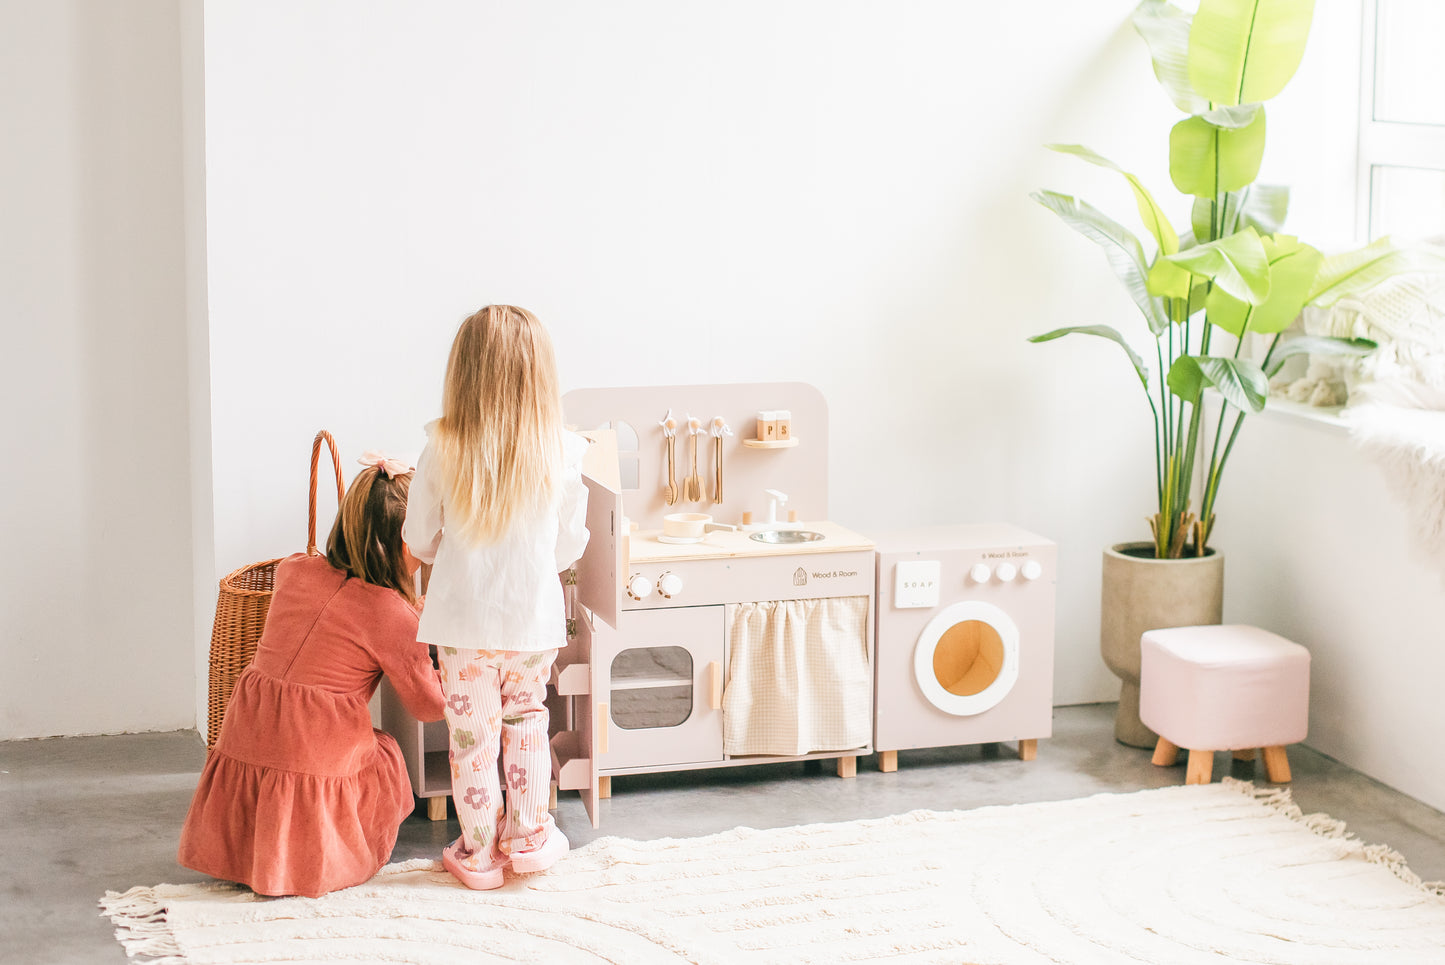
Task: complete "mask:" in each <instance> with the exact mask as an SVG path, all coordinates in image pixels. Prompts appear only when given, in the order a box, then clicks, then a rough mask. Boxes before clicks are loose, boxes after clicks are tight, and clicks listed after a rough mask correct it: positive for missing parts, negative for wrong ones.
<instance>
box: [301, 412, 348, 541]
mask: <svg viewBox="0 0 1445 965" xmlns="http://www.w3.org/2000/svg"><path fill="white" fill-rule="evenodd" d="M323 439H324V440H326V447H327V448H328V449H330V450H331V468H333V469H335V470H336V506H337V508H338V509H339V508H340V507H341V497H342V496H344V495H345V494H346V487H345V486H344V485H343V484H342V482H341V457H340V456H338V455H337V454H336V440H335V439H334V438H332V436H331V433H329V432H327V431H326V430H325V429H322V430H321V431H320V432H318V433H316V438H315V439H313V440H312V441H311V495H310V502H309V504H308V506H307V513H306V555H307V556H315V555H316V469H317V465H318V464H319V463H320V462H321V441H322V440H323Z"/></svg>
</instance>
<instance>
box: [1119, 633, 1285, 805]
mask: <svg viewBox="0 0 1445 965" xmlns="http://www.w3.org/2000/svg"><path fill="white" fill-rule="evenodd" d="M1139 649H1140V663H1139V718H1140V719H1141V720H1142V721H1143V722H1144V724H1145V726H1147V727H1148V728H1149V729H1150V730H1152V731H1154V733H1156V734H1158V735H1159V744H1158V746H1157V747H1155V749H1154V763H1155V764H1159V765H1161V766H1163V767H1168V766H1169V765H1171V764H1173V763H1174V761H1175V759H1176V758H1177V756H1178V754H1179V749H1180V748H1181V747H1185V748H1188V749H1189V768H1188V772H1187V774H1186V776H1185V779H1184V783H1186V784H1208V783H1209V782H1210V781H1211V780H1213V777H1214V774H1213V771H1214V752H1215V751H1233V752H1234V756H1235V758H1237V759H1239V760H1253V759H1254V753H1255V749H1256V748H1262V749H1263V750H1264V768H1265V773H1266V774H1267V775H1268V776H1269V779H1270V780H1271V781H1273V782H1275V783H1277V784H1283V783H1287V782H1288V781H1289V778H1290V774H1289V758H1288V757H1287V756H1285V746H1286V745H1288V744H1295V743H1298V742H1299V741H1302V740H1304V738H1305V734H1306V733H1308V731H1309V704H1310V653H1309V651H1308V650H1306V649H1305V648H1304V647H1302V646H1300V645H1299V644H1297V643H1292V642H1290V641H1289V640H1286V639H1285V638H1284V637H1281V636H1279V635H1277V634H1273V633H1270V632H1269V631H1268V630H1261V629H1259V628H1258V627H1251V626H1244V625H1242V624H1233V625H1224V626H1205V627H1170V628H1168V629H1164V630H1146V631H1145V632H1144V634H1143V636H1142V637H1140V639H1139Z"/></svg>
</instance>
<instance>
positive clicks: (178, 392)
mask: <svg viewBox="0 0 1445 965" xmlns="http://www.w3.org/2000/svg"><path fill="white" fill-rule="evenodd" d="M178 45H179V38H178V11H177V4H176V2H175V0H153V2H152V0H132V2H129V3H127V4H124V5H118V4H110V3H103V2H55V3H7V4H4V5H3V6H0V118H3V120H4V126H5V130H6V149H5V150H4V151H3V152H0V224H3V225H4V230H3V231H0V298H3V302H0V305H3V316H4V332H5V345H4V348H3V350H0V411H4V412H5V413H6V416H5V418H6V430H7V431H6V434H5V442H6V452H5V463H6V465H5V471H4V477H5V483H4V486H3V493H4V498H3V499H0V532H3V533H4V534H5V541H6V552H5V555H4V557H3V559H0V614H3V617H0V620H3V633H4V636H3V639H0V739H9V738H20V737H39V736H47V735H54V734H87V733H113V732H117V731H128V730H167V729H174V728H182V727H190V726H192V725H193V723H194V720H195V699H194V693H195V678H196V673H197V667H196V663H195V660H194V648H193V643H192V640H193V636H194V628H193V619H192V614H193V612H194V601H193V598H192V569H193V568H192V559H191V551H192V547H191V538H192V530H193V528H192V523H191V515H190V513H191V470H190V465H191V447H190V440H189V435H188V432H189V428H188V426H189V422H188V419H189V416H188V413H189V411H190V407H189V405H188V394H189V387H188V381H187V342H186V330H185V305H184V299H185V265H184V259H183V252H182V222H181V218H182V214H181V210H182V195H181V191H180V177H181V167H180V161H181V118H180V109H179V92H180V73H179V69H180V64H179V58H178V54H177V51H178Z"/></svg>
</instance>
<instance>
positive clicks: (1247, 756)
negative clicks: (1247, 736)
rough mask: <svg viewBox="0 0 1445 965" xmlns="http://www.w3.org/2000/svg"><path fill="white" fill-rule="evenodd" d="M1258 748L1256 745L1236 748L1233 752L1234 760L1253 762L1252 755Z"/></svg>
mask: <svg viewBox="0 0 1445 965" xmlns="http://www.w3.org/2000/svg"><path fill="white" fill-rule="evenodd" d="M1258 750H1259V748H1258V747H1246V748H1243V749H1241V750H1237V751H1235V752H1234V759H1235V760H1236V761H1249V762H1250V763H1254V755H1255V753H1256V752H1257V751H1258Z"/></svg>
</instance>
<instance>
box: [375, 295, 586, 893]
mask: <svg viewBox="0 0 1445 965" xmlns="http://www.w3.org/2000/svg"><path fill="white" fill-rule="evenodd" d="M427 434H428V438H427V444H426V448H425V449H424V450H423V451H422V454H421V457H420V459H419V460H418V461H417V470H416V478H415V480H414V482H413V483H412V487H411V497H410V499H409V501H408V504H407V514H406V524H405V527H404V530H403V535H404V536H405V538H406V542H407V545H408V546H409V547H410V549H411V552H412V553H413V554H414V555H415V556H417V557H418V558H419V559H421V560H423V561H424V562H428V563H433V564H434V566H433V569H432V574H431V582H430V585H429V586H428V590H427V599H426V608H425V609H424V610H423V612H422V617H421V626H420V629H419V631H418V634H417V636H418V638H419V639H420V640H422V641H424V642H426V643H430V644H434V645H436V647H437V652H438V662H439V664H440V671H441V680H442V690H443V691H444V693H445V695H446V719H447V727H448V729H449V731H450V748H449V751H450V758H451V767H452V799H453V800H454V801H455V802H456V808H457V818H458V819H459V821H460V822H461V827H462V835H461V837H460V838H458V839H457V840H456V841H454V842H452V843H451V844H450V845H448V846H447V848H446V849H445V850H444V851H443V852H442V861H443V863H444V864H445V865H446V867H447V869H448V870H449V871H451V873H452V874H453V875H455V876H456V877H457V878H458V879H459V880H461V881H462V882H463V883H464V884H466V885H467V886H468V887H469V888H475V889H489V888H496V887H499V886H500V885H501V884H502V874H503V869H505V868H506V867H508V866H510V867H511V869H512V870H513V871H516V872H519V873H527V872H532V871H542V870H544V869H546V868H548V867H550V866H551V865H552V864H553V863H554V862H556V861H557V859H558V858H560V857H562V856H563V855H564V854H566V853H567V848H568V844H567V838H566V836H565V835H563V833H562V832H561V831H560V830H559V829H558V828H557V827H556V825H555V823H554V822H553V820H552V815H551V814H550V813H549V812H548V810H547V803H548V797H549V792H550V784H551V756H550V751H549V748H548V743H547V708H546V705H545V704H544V703H543V701H544V699H545V697H546V691H547V679H548V677H549V675H550V673H551V668H552V662H553V660H554V659H555V658H556V656H557V651H558V649H559V648H561V647H563V646H565V645H566V620H565V613H564V609H563V600H562V588H561V583H560V581H559V580H558V577H557V574H558V573H559V572H561V571H562V570H565V569H566V568H568V567H569V566H571V565H572V563H574V562H575V561H576V560H577V558H578V557H579V556H580V555H581V554H582V550H583V548H584V547H585V546H586V545H587V536H588V534H587V529H586V525H585V518H586V508H587V491H586V489H585V488H584V487H583V485H582V476H581V465H582V455H583V453H584V452H585V450H586V448H587V442H586V440H585V439H583V438H581V437H580V436H577V435H575V434H573V433H570V432H565V431H564V430H563V428H562V400H561V396H560V393H559V391H558V384H557V370H556V361H555V359H554V357H553V353H552V343H551V339H550V338H548V336H547V331H546V329H544V328H543V327H542V325H541V323H540V322H538V321H537V319H536V317H535V316H534V315H532V313H531V312H528V311H526V310H524V309H521V308H515V307H512V306H510V305H489V306H487V307H486V308H483V309H482V310H481V311H479V312H477V313H476V314H474V315H472V316H471V317H470V318H468V319H467V320H466V321H464V322H463V323H462V326H461V329H460V330H459V331H458V332H457V335H456V339H455V340H454V341H453V342H452V349H451V355H450V357H449V358H448V359H447V373H446V383H445V385H444V386H443V390H442V417H441V418H440V419H438V420H437V421H435V422H433V423H431V424H430V425H429V426H427ZM499 754H500V757H501V764H502V772H503V775H504V778H505V788H504V787H503V786H502V783H501V781H499V779H498V774H497V759H498V756H499Z"/></svg>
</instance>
